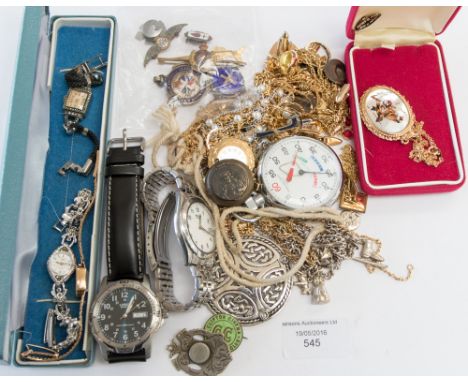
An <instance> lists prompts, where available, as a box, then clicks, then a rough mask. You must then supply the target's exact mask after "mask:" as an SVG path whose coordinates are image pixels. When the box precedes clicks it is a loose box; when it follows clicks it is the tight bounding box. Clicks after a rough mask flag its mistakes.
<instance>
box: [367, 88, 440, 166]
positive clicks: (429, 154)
mask: <svg viewBox="0 0 468 382" xmlns="http://www.w3.org/2000/svg"><path fill="white" fill-rule="evenodd" d="M360 110H361V118H362V120H363V121H364V124H365V125H366V127H367V128H368V129H369V130H370V131H371V132H372V133H374V134H375V135H377V136H378V137H379V138H382V139H385V140H387V141H400V142H401V143H402V144H404V145H406V144H408V143H409V142H412V144H413V148H412V150H411V152H410V154H409V157H410V159H412V160H413V161H415V162H417V163H419V162H424V163H425V164H427V165H428V166H434V167H437V166H439V165H440V164H441V163H442V162H443V160H444V159H443V157H442V153H441V151H440V149H439V148H438V147H437V145H436V143H435V142H434V140H433V139H432V137H431V136H430V135H429V134H428V133H427V132H426V131H425V130H424V129H423V126H424V122H422V121H421V122H419V121H416V117H415V115H414V112H413V109H412V108H411V105H410V104H409V102H408V101H407V100H406V98H405V97H404V96H403V95H402V94H400V93H399V92H398V91H397V90H395V89H393V88H391V87H389V86H384V85H378V86H373V87H371V88H369V89H367V90H366V92H365V93H364V94H363V95H362V96H361V100H360Z"/></svg>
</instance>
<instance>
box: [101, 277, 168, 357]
mask: <svg viewBox="0 0 468 382" xmlns="http://www.w3.org/2000/svg"><path fill="white" fill-rule="evenodd" d="M92 312H93V317H92V319H93V322H92V323H93V333H94V334H95V335H96V336H97V337H98V339H99V340H101V341H102V342H104V343H106V344H108V345H109V346H111V347H116V348H118V349H120V350H121V351H122V352H126V351H127V352H132V351H133V349H134V348H135V347H136V346H138V345H140V344H142V343H143V342H144V341H146V339H147V338H148V337H149V336H150V335H151V333H152V332H153V331H154V330H156V329H157V328H158V327H159V326H160V325H161V321H162V318H161V309H160V305H159V302H158V300H157V299H156V298H155V297H154V295H153V294H152V292H151V291H149V290H148V289H147V288H146V287H144V286H143V285H142V284H140V283H138V282H136V281H135V282H134V281H133V280H120V281H119V282H117V283H116V284H113V285H112V287H110V288H109V289H106V290H104V291H103V292H102V293H101V294H100V295H99V296H98V298H97V299H96V302H95V304H94V306H93V310H92Z"/></svg>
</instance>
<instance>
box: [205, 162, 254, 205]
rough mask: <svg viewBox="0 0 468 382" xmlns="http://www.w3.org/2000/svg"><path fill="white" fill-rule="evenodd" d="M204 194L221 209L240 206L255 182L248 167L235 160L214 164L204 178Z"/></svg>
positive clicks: (250, 192) (249, 193) (249, 194)
mask: <svg viewBox="0 0 468 382" xmlns="http://www.w3.org/2000/svg"><path fill="white" fill-rule="evenodd" d="M205 185H206V192H207V193H208V195H209V196H210V198H211V199H212V200H213V201H214V202H215V203H216V204H217V205H218V206H222V207H231V206H240V205H242V204H243V203H244V202H245V201H246V200H247V199H248V198H249V197H250V196H251V194H252V191H253V190H254V186H255V181H254V176H253V174H252V171H250V169H249V167H247V165H245V164H244V163H242V162H241V161H239V160H236V159H224V160H221V161H218V162H216V163H215V164H214V165H213V166H212V167H210V169H209V170H208V172H207V174H206V177H205Z"/></svg>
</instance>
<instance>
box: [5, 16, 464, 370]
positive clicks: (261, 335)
mask: <svg viewBox="0 0 468 382" xmlns="http://www.w3.org/2000/svg"><path fill="white" fill-rule="evenodd" d="M348 11H349V9H348V8H345V7H333V8H293V7H291V8H215V9H206V8H187V7H184V8H177V9H174V8H166V7H161V8H157V7H155V8H134V9H129V8H108V7H107V8H104V7H98V8H74V7H73V8H55V7H54V8H52V13H53V14H57V15H60V14H78V15H84V14H101V15H114V16H116V17H117V20H118V39H119V41H118V44H117V47H118V48H117V49H118V52H117V67H116V69H117V71H116V78H115V83H114V86H115V87H114V89H115V93H114V100H113V113H112V135H113V136H118V135H120V129H121V128H123V127H127V128H131V129H133V130H129V134H132V135H133V134H134V135H137V134H138V135H139V134H143V135H147V136H149V135H151V134H152V133H154V132H155V129H154V127H155V122H154V120H153V119H152V117H151V116H150V112H151V111H152V110H153V109H154V108H155V107H156V106H158V105H159V104H160V103H161V102H162V101H164V99H165V93H164V91H163V90H161V89H159V88H157V87H156V86H154V85H153V84H152V83H151V78H152V76H153V75H154V74H155V73H156V72H157V71H160V68H159V67H158V66H157V65H156V64H155V63H154V62H153V63H151V64H149V65H148V68H147V69H144V68H143V66H142V61H143V57H144V54H145V53H146V49H147V45H145V44H143V43H142V42H141V41H138V40H136V39H135V34H136V32H137V30H138V27H139V25H141V24H142V23H143V22H144V21H146V20H147V19H149V18H156V19H161V20H163V21H165V22H166V24H167V25H171V24H175V23H179V22H187V23H188V24H189V28H193V29H201V30H204V31H208V32H209V33H211V34H213V35H214V37H215V41H214V43H216V44H218V42H219V44H223V45H224V46H225V47H226V48H237V47H239V46H247V48H248V49H247V55H248V57H249V59H250V60H251V62H252V65H251V69H250V71H249V74H250V75H251V74H252V73H253V72H254V70H255V69H258V68H260V67H261V65H262V62H263V59H264V58H265V56H266V54H267V53H268V50H269V49H270V47H271V45H272V44H273V43H274V42H275V41H276V40H277V39H278V37H279V36H280V35H281V33H282V32H283V31H285V30H286V31H288V32H289V35H290V37H291V39H292V41H294V42H295V43H296V44H297V45H298V46H303V45H305V44H306V43H308V42H309V41H321V42H323V43H325V44H326V45H327V46H328V47H329V48H330V49H331V51H332V52H333V55H334V56H336V57H338V58H343V52H344V49H345V46H346V44H347V42H348V41H347V38H346V37H345V31H344V30H345V22H346V18H347V15H348ZM21 22H22V9H5V8H3V9H1V11H0V46H1V47H2V54H1V55H0V68H1V70H0V79H1V83H2V85H3V86H2V87H1V88H2V90H1V93H0V123H1V126H0V139H3V138H2V137H3V136H4V131H5V130H4V129H5V122H6V120H7V112H8V104H9V101H8V100H9V98H10V96H11V84H12V81H13V76H14V64H15V61H16V51H17V44H18V39H19V31H20V25H21ZM466 25H468V11H467V10H466V9H463V10H462V11H461V12H460V13H459V14H458V16H457V17H456V19H455V20H454V21H453V23H452V24H451V25H450V27H449V28H448V30H447V31H446V32H445V33H444V34H443V36H440V40H441V41H442V44H443V46H444V49H445V56H446V59H447V65H448V70H449V73H450V78H451V85H452V91H453V96H454V99H455V108H456V111H457V116H458V123H459V127H460V129H461V131H460V133H461V140H462V144H463V147H465V149H466V150H468V132H467V131H466V129H467V126H468V109H467V106H466V105H467V101H468V75H467V72H466V68H468V54H467V52H468V40H467V39H466V32H467V27H466ZM179 40H180V41H175V44H174V46H173V47H172V48H171V49H170V50H169V51H168V52H166V53H165V55H166V56H169V55H171V56H172V55H179V53H183V50H182V48H184V44H183V42H182V41H183V39H182V38H180V39H179ZM186 51H187V47H185V52H186ZM192 113H193V109H192V110H184V111H183V112H182V113H181V115H180V118H181V121H183V122H188V121H189V120H190V115H192ZM0 147H1V145H0ZM0 154H1V151H0ZM0 158H2V156H1V155H0ZM467 213H468V186H467V187H463V188H462V189H461V190H459V191H456V192H455V193H449V194H438V195H420V196H401V197H370V198H369V203H368V212H367V213H366V215H365V216H364V217H363V220H362V224H361V228H360V232H363V233H367V234H369V235H371V236H375V237H379V238H380V239H382V241H383V256H384V257H385V258H386V260H387V262H388V264H389V265H390V267H391V269H393V270H395V271H396V272H397V273H400V272H401V273H403V272H404V271H405V266H406V264H407V263H409V262H411V263H413V264H414V265H415V274H414V277H413V279H412V280H411V281H410V282H407V283H399V282H395V281H393V280H392V279H390V278H388V277H387V276H386V275H384V274H382V273H378V272H377V273H375V274H372V275H368V274H367V272H366V270H365V269H364V268H363V267H361V266H360V265H358V264H356V263H345V264H344V265H343V267H342V269H341V270H340V271H339V272H337V275H336V276H335V277H334V278H333V279H332V281H331V282H329V283H328V291H329V293H330V295H331V302H330V303H329V304H328V305H324V306H315V305H312V304H311V302H310V298H309V297H307V296H302V295H300V293H299V292H298V290H294V291H293V293H292V294H291V296H290V298H289V301H288V302H287V304H286V306H285V308H284V309H283V310H282V311H281V312H280V313H279V314H278V315H277V316H275V317H274V318H273V319H271V320H270V321H268V322H266V323H264V324H261V325H258V326H253V327H246V328H245V336H246V337H247V338H248V339H247V340H245V341H244V342H243V344H242V345H241V347H240V348H239V349H238V350H237V351H236V352H235V353H233V362H232V363H231V364H230V366H229V367H228V369H227V371H226V374H233V375H243V374H306V375H310V374H466V373H467V372H468V363H467V361H466V357H467V349H466V345H465V344H466V343H468V303H467V298H466V295H467V294H468V280H467V276H466V275H467V270H468V256H467V255H468V250H467V248H466V241H465V240H466V239H467V234H466V233H467V227H468V218H467ZM209 316H210V313H209V311H208V310H207V309H205V308H201V309H199V310H197V311H194V312H190V313H185V314H178V315H173V316H171V317H170V318H169V319H168V320H167V321H166V323H165V325H164V326H163V327H162V329H161V330H160V331H159V332H158V333H157V334H156V335H155V336H154V337H153V353H152V358H151V359H150V360H149V361H148V362H146V363H134V364H113V365H111V366H109V365H107V364H106V363H105V362H104V361H103V360H102V357H101V355H100V354H99V353H98V354H97V356H96V361H95V363H94V364H93V365H92V366H91V367H88V368H80V369H75V370H67V369H62V368H55V369H54V368H47V369H38V368H35V369H32V368H13V367H5V366H0V374H39V373H41V374H70V373H72V374H116V375H124V374H175V373H177V372H176V370H175V369H174V367H173V365H172V364H171V362H170V361H169V358H168V353H167V351H166V349H165V348H166V346H167V344H168V343H169V342H170V340H171V338H172V337H173V336H174V335H175V333H176V332H177V331H179V330H180V329H182V328H188V329H192V328H197V327H201V326H202V325H203V324H204V322H205V320H206V319H207V318H208V317H209ZM322 319H327V320H334V319H337V320H340V322H347V326H346V327H345V329H346V330H341V331H339V332H335V333H334V335H333V338H332V336H330V337H329V339H327V340H328V341H329V343H328V346H329V349H331V350H330V351H329V352H328V354H326V357H324V356H319V355H320V354H322V353H320V352H318V353H319V354H316V353H317V352H316V353H313V351H314V349H312V351H311V353H310V354H309V358H306V359H289V358H288V359H286V358H285V357H284V355H283V351H284V346H285V342H284V339H283V338H282V330H283V329H282V323H283V322H284V321H298V320H299V321H300V320H322ZM346 344H349V346H347V345H346ZM343 349H344V350H343Z"/></svg>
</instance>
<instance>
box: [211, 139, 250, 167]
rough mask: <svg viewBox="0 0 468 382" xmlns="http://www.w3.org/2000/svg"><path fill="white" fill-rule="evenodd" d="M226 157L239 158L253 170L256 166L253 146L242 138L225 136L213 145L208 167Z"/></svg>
mask: <svg viewBox="0 0 468 382" xmlns="http://www.w3.org/2000/svg"><path fill="white" fill-rule="evenodd" d="M226 159H235V160H238V161H240V162H242V163H244V164H245V165H246V166H247V167H248V168H249V169H250V170H251V171H253V169H254V168H255V155H254V153H253V151H252V148H251V147H250V145H249V144H248V143H247V142H246V141H244V140H242V139H238V138H224V139H222V140H221V141H219V142H218V143H216V144H215V145H214V146H213V147H211V148H210V150H209V152H208V167H212V166H213V165H214V164H215V163H216V162H219V161H222V160H226Z"/></svg>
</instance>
